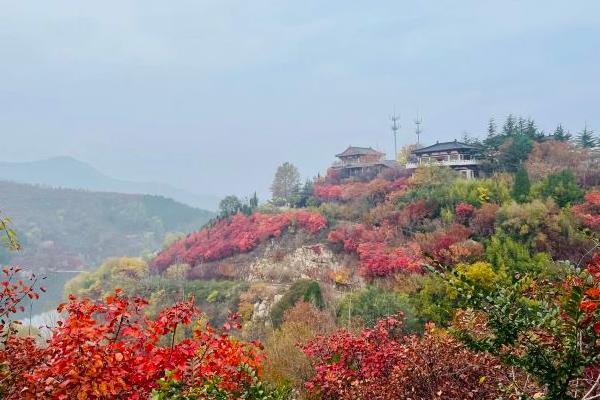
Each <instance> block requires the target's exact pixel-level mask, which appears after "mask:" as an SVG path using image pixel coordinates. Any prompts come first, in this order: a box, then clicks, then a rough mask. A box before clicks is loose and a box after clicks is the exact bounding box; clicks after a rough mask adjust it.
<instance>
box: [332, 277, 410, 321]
mask: <svg viewBox="0 0 600 400" xmlns="http://www.w3.org/2000/svg"><path fill="white" fill-rule="evenodd" d="M400 312H401V313H402V314H403V315H404V318H405V319H404V321H405V323H404V325H403V331H404V332H415V331H417V330H419V326H418V324H417V320H416V318H415V311H414V309H413V307H412V305H411V304H410V303H409V301H408V298H407V297H406V296H405V295H402V294H400V293H396V292H390V291H387V290H383V289H380V288H378V287H376V286H367V288H366V289H363V290H360V291H357V292H353V293H347V294H346V295H344V297H343V298H342V300H341V301H340V304H339V306H338V308H337V320H338V323H339V324H340V325H341V326H347V327H349V328H351V327H365V326H366V327H373V326H375V324H376V323H377V321H379V320H380V319H382V318H384V317H389V316H392V315H396V314H398V313H400Z"/></svg>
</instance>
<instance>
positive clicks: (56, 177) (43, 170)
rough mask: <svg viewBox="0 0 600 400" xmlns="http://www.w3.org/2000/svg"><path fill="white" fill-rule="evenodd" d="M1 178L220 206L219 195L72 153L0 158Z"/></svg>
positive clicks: (192, 204)
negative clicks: (134, 175) (127, 173)
mask: <svg viewBox="0 0 600 400" xmlns="http://www.w3.org/2000/svg"><path fill="white" fill-rule="evenodd" d="M0 180H4V181H11V182H16V183H27V184H35V185H45V186H50V187H56V188H68V189H85V190H91V191H97V192H115V193H125V194H150V195H158V196H163V197H167V198H172V199H173V200H176V201H178V202H181V203H185V204H187V205H190V206H193V207H196V208H200V209H205V210H209V211H214V210H216V208H217V204H218V200H219V199H218V197H217V196H213V195H207V194H196V193H192V192H189V191H187V190H184V189H180V188H177V187H174V186H172V185H169V184H166V183H159V182H136V181H127V180H122V179H117V178H113V177H111V176H109V175H106V174H104V173H102V172H100V171H99V170H98V169H96V168H95V167H93V166H92V165H91V164H88V163H86V162H83V161H80V160H78V159H76V158H74V157H70V156H56V157H50V158H46V159H42V160H35V161H19V162H10V161H0Z"/></svg>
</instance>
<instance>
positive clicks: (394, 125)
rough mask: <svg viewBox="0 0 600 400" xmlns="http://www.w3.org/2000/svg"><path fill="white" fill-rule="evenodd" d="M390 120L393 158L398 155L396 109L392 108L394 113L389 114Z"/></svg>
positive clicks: (398, 125)
mask: <svg viewBox="0 0 600 400" xmlns="http://www.w3.org/2000/svg"><path fill="white" fill-rule="evenodd" d="M390 120H391V121H392V126H391V128H392V132H393V133H394V160H395V159H396V157H398V130H399V129H400V124H399V123H398V121H400V116H396V110H395V109H394V114H393V115H391V116H390Z"/></svg>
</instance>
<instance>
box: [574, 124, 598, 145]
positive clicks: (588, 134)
mask: <svg viewBox="0 0 600 400" xmlns="http://www.w3.org/2000/svg"><path fill="white" fill-rule="evenodd" d="M596 142H597V141H596V138H595V137H594V131H592V130H591V129H588V127H587V125H585V126H584V127H583V130H582V131H581V132H579V134H578V135H577V145H579V146H580V147H583V148H584V149H591V148H594V147H596V144H597V143H596Z"/></svg>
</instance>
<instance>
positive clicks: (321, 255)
mask: <svg viewBox="0 0 600 400" xmlns="http://www.w3.org/2000/svg"><path fill="white" fill-rule="evenodd" d="M339 268H340V260H338V257H337V256H336V255H335V254H333V253H332V252H331V250H329V248H327V247H326V246H324V245H322V244H314V245H304V246H300V247H297V248H295V249H291V250H290V249H284V248H282V247H281V246H280V245H279V244H277V243H272V244H271V245H269V246H268V247H267V249H266V250H265V253H264V256H263V257H261V258H258V259H256V260H255V261H254V262H252V263H251V264H250V265H249V266H248V268H247V274H246V276H244V277H243V279H246V280H249V281H270V282H293V281H296V280H298V279H317V280H325V279H327V277H328V275H329V274H330V273H331V271H336V270H338V269H339Z"/></svg>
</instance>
